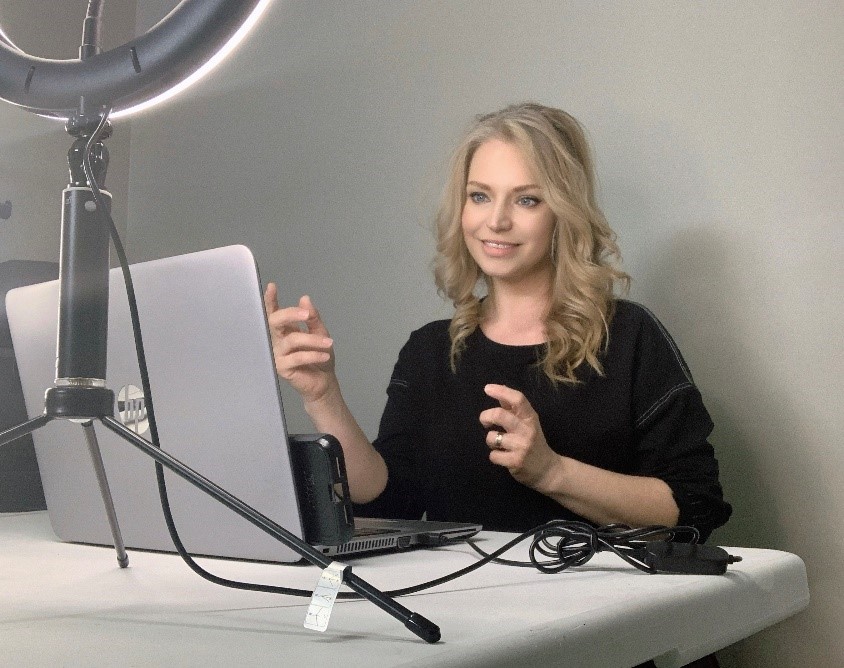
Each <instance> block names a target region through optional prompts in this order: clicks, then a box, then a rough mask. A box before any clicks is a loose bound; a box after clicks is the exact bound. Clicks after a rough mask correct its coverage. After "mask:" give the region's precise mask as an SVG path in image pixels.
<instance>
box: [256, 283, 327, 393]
mask: <svg viewBox="0 0 844 668" xmlns="http://www.w3.org/2000/svg"><path fill="white" fill-rule="evenodd" d="M264 306H265V308H266V311H267V322H268V323H269V328H270V335H271V338H272V345H273V358H274V361H275V368H276V371H277V373H278V375H279V376H281V377H282V378H284V379H285V380H286V381H287V382H289V383H290V384H291V385H292V386H293V388H294V389H295V390H296V391H297V392H299V394H301V395H302V398H303V400H305V401H306V402H308V401H318V400H319V399H321V398H322V397H323V396H324V395H325V393H326V392H327V391H328V390H329V389H330V388H332V386H336V384H337V377H336V375H335V373H334V348H333V345H334V342H333V341H332V339H331V338H330V337H329V335H328V330H327V329H326V327H325V324H323V322H322V319H321V318H320V315H319V311H317V309H316V307H314V305H313V303H312V302H311V299H310V297H308V296H303V297H302V298H301V299H299V305H298V306H290V307H286V308H280V307H279V305H278V289H277V288H276V285H275V283H270V284H268V285H267V289H266V290H265V292H264Z"/></svg>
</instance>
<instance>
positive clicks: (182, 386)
mask: <svg viewBox="0 0 844 668" xmlns="http://www.w3.org/2000/svg"><path fill="white" fill-rule="evenodd" d="M132 278H133V282H134V285H135V292H136V297H137V302H138V310H139V315H140V319H141V328H142V333H143V338H144V347H145V349H146V355H147V364H148V367H149V375H150V384H151V387H152V392H153V400H154V401H155V408H156V418H157V420H158V430H159V437H160V440H161V446H162V448H163V449H164V450H166V451H167V452H169V453H170V454H172V455H173V456H174V457H176V458H177V459H180V460H181V461H183V462H184V463H185V464H187V465H188V466H190V467H191V468H193V469H195V470H197V471H198V472H199V473H201V474H202V475H204V476H205V477H207V478H209V479H210V480H212V481H213V482H215V483H217V484H218V485H220V486H221V487H223V488H224V489H226V490H227V491H229V492H231V493H232V494H234V495H235V496H237V497H239V498H240V499H242V500H243V501H244V502H246V503H248V504H249V505H251V506H252V507H254V508H255V509H256V510H258V511H259V512H261V513H263V514H265V515H267V516H268V517H269V518H271V519H272V520H274V521H275V522H277V523H278V524H280V525H282V526H283V527H285V528H286V529H288V530H289V531H291V532H292V533H293V534H295V535H297V536H299V537H301V536H302V523H301V520H300V516H299V507H298V503H297V497H296V491H295V488H294V485H293V477H292V473H291V468H290V456H289V450H288V447H287V432H286V429H285V424H284V414H283V412H282V409H281V399H280V396H279V389H278V380H277V377H276V374H275V369H274V366H273V362H272V355H271V348H270V343H269V333H268V331H267V327H266V319H265V316H264V306H263V300H262V297H261V285H260V281H259V279H258V273H257V267H256V264H255V260H254V258H253V256H252V254H251V252H250V251H249V249H247V248H246V247H244V246H230V247H226V248H219V249H213V250H208V251H201V252H198V253H191V254H188V255H180V256H177V257H171V258H165V259H162V260H155V261H152V262H145V263H139V264H135V265H133V266H132ZM58 290H59V284H58V282H57V281H53V282H50V283H43V284H39V285H34V286H28V287H26V288H20V289H17V290H12V291H10V292H9V293H8V295H7V309H8V314H9V323H10V328H11V331H12V338H13V343H14V348H15V355H16V357H17V360H18V367H19V370H20V377H21V384H22V387H23V391H24V398H25V402H26V406H27V411H28V414H29V415H30V416H34V415H37V414H39V413H41V412H42V411H43V406H44V391H45V390H46V388H48V387H51V386H52V385H53V382H54V380H55V372H56V331H57V326H58V325H57V318H58V316H57V313H58V306H57V305H58ZM106 384H107V386H108V387H109V388H110V389H112V390H113V391H114V392H115V395H116V399H117V404H118V405H117V407H116V410H115V417H117V418H119V419H124V418H125V420H126V422H127V424H129V426H131V427H133V428H135V427H137V429H136V430H138V431H139V432H140V433H141V435H143V436H144V437H146V438H149V432H148V424H147V422H146V420H145V414H144V412H143V396H142V392H141V390H140V389H139V388H140V387H141V382H140V374H139V372H138V364H137V357H136V353H135V347H134V340H133V337H132V331H131V325H130V318H129V308H128V303H127V298H126V290H125V287H124V285H123V279H122V275H121V273H120V270H119V269H115V270H112V271H111V273H110V295H109V341H108V367H107V379H106ZM127 391H128V396H127ZM121 409H122V410H121ZM94 427H95V430H96V433H97V438H98V440H99V443H100V450H101V451H102V456H103V461H104V465H105V469H106V473H107V476H108V480H109V485H110V488H111V493H112V495H113V497H114V505H115V509H116V512H117V517H118V521H119V524H120V528H121V532H122V534H123V539H124V541H125V543H126V546H127V547H135V548H142V549H152V550H171V551H172V550H173V543H172V541H171V539H170V536H169V534H168V532H167V528H166V525H165V523H164V518H163V514H162V510H161V504H160V500H159V497H158V489H157V483H156V480H155V469H154V462H153V460H152V459H150V458H149V457H147V456H146V455H144V454H143V453H141V452H139V451H138V450H136V449H135V448H134V447H133V446H131V445H130V444H129V443H126V442H125V441H123V440H122V439H120V438H119V437H118V436H116V435H115V434H113V433H112V432H110V431H109V430H107V429H105V428H103V427H101V426H100V427H97V424H96V423H94ZM32 436H33V441H34V443H35V450H36V456H37V458H38V466H39V469H40V472H41V478H42V482H43V486H44V495H45V498H46V501H47V509H48V513H49V516H50V521H51V523H52V525H53V529H54V531H55V533H56V535H57V536H58V537H59V538H61V539H62V540H65V541H76V542H83V543H95V544H106V545H108V544H111V541H112V539H111V533H110V531H109V527H108V522H107V518H106V515H105V511H104V508H103V502H102V499H101V497H100V493H99V488H98V486H97V481H96V476H95V474H94V470H93V467H92V464H91V460H90V456H89V454H88V449H87V444H86V441H85V437H84V433H83V430H82V429H81V428H80V426H79V425H77V424H73V423H71V422H69V421H66V420H54V421H52V422H51V423H49V424H48V425H47V426H45V427H42V428H41V429H39V430H37V431H36V432H34V433H33V434H32ZM165 476H166V480H167V489H168V493H169V497H170V504H171V507H172V512H173V517H174V520H175V523H176V527H177V529H178V530H179V533H180V535H181V537H182V540H183V542H184V544H185V547H186V549H187V550H188V551H189V552H191V553H192V554H201V555H214V556H222V557H234V558H244V559H258V560H270V561H281V562H291V561H297V560H298V559H299V555H298V554H296V553H294V552H293V551H292V550H290V549H289V548H287V547H286V546H284V545H282V544H281V543H279V542H278V541H276V540H275V539H273V538H272V537H270V536H269V535H267V534H265V533H264V532H263V531H261V530H260V529H258V528H257V527H255V526H253V525H252V524H250V523H249V522H247V521H246V520H244V519H243V518H241V517H239V516H237V515H236V514H235V513H234V512H232V511H231V510H229V509H227V508H225V507H224V506H222V505H221V504H219V503H218V502H217V501H215V500H214V499H212V498H210V497H209V496H207V495H206V494H205V493H203V492H202V491H200V490H198V489H196V488H194V487H193V486H192V485H190V484H189V483H188V482H186V481H184V480H182V479H181V478H179V477H178V476H176V475H175V474H172V473H170V472H166V473H165Z"/></svg>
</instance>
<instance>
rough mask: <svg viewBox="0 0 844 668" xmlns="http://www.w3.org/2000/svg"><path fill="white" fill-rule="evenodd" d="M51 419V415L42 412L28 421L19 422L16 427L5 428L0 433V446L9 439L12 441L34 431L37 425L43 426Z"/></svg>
mask: <svg viewBox="0 0 844 668" xmlns="http://www.w3.org/2000/svg"><path fill="white" fill-rule="evenodd" d="M52 419H53V418H52V416H50V415H47V414H46V413H43V414H41V415H39V416H38V417H35V418H32V419H31V420H29V421H28V422H23V423H21V424H19V425H18V426H17V427H12V428H11V429H7V430H6V431H4V432H2V433H0V446H2V445H6V443H10V442H11V441H14V440H15V439H16V438H20V437H21V436H26V435H27V434H31V433H32V432H33V431H35V430H36V429H38V428H39V427H43V426H44V425H45V424H47V423H48V422H49V421H50V420H52Z"/></svg>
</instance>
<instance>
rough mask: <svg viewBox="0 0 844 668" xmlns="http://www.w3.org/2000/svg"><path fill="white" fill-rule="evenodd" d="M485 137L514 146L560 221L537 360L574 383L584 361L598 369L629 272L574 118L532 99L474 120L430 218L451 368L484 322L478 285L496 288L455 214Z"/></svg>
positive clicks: (557, 379) (547, 372) (554, 374)
mask: <svg viewBox="0 0 844 668" xmlns="http://www.w3.org/2000/svg"><path fill="white" fill-rule="evenodd" d="M490 139H500V140H503V141H506V142H509V143H512V144H514V145H515V146H517V147H518V148H519V149H520V151H521V152H522V155H523V156H524V158H525V159H526V161H527V162H528V164H529V165H530V167H531V169H532V171H533V172H534V174H535V176H536V178H537V179H538V185H539V186H540V188H541V191H542V195H543V197H544V199H545V201H546V202H547V203H548V206H549V207H550V209H551V211H553V213H554V215H555V217H556V221H557V224H556V225H555V229H554V243H552V247H551V253H552V260H553V262H554V266H555V270H554V280H553V287H552V294H551V303H550V304H549V309H548V314H547V316H546V320H545V332H546V336H547V343H546V345H545V353H544V355H543V356H542V358H541V359H540V361H539V366H540V367H541V368H542V370H543V372H544V373H545V375H546V376H547V377H548V378H549V379H550V380H551V381H552V383H554V384H556V383H558V382H562V383H567V384H574V383H578V382H579V380H578V378H577V376H576V370H577V369H578V368H579V367H580V366H581V365H582V364H583V363H584V362H586V363H587V364H588V365H589V366H591V367H592V368H593V369H594V370H595V371H596V372H597V373H599V374H601V375H603V368H602V366H601V362H600V360H599V354H600V351H601V349H602V347H603V346H604V345H606V342H607V338H608V332H609V322H610V319H611V318H612V315H613V307H614V303H615V302H614V295H615V289H616V287H617V286H618V287H620V288H621V289H622V290H624V291H626V290H627V288H628V287H629V283H630V277H629V276H628V275H627V274H626V273H624V272H623V271H622V270H621V269H619V268H618V264H620V261H621V256H620V253H619V250H618V246H617V244H616V235H615V233H614V232H613V230H612V229H611V228H610V226H609V224H608V223H607V221H606V219H605V218H604V214H603V213H602V212H601V209H600V207H599V206H598V204H597V203H596V199H595V181H594V173H593V166H592V156H591V152H590V150H589V145H588V143H587V141H586V136H585V133H584V130H583V128H582V127H581V125H580V123H578V122H577V120H576V119H575V118H574V117H572V116H571V115H569V114H567V113H566V112H564V111H561V110H559V109H554V108H551V107H546V106H543V105H540V104H535V103H523V104H517V105H512V106H509V107H506V108H505V109H502V110H501V111H497V112H494V113H491V114H486V115H483V116H479V117H477V118H476V120H475V123H474V125H473V126H472V127H471V128H470V129H469V130H468V132H467V133H466V135H465V136H464V138H463V141H462V142H461V143H460V144H459V145H458V146H457V149H456V150H455V152H454V154H453V156H452V160H451V163H450V168H449V175H448V181H447V183H446V187H445V190H444V192H443V196H442V199H441V202H440V206H439V209H438V211H437V215H436V238H437V254H436V257H435V258H434V262H433V269H434V278H435V280H436V284H437V288H438V290H439V292H440V294H441V295H443V296H444V297H446V298H448V299H450V300H451V301H452V302H453V304H454V308H455V313H454V316H453V317H452V319H451V324H450V326H449V334H450V336H451V368H452V370H453V371H456V369H457V364H458V361H459V358H460V355H461V353H462V351H463V350H464V349H465V347H466V340H467V338H468V337H469V336H470V335H471V334H472V333H473V332H474V331H475V330H476V329H477V327H478V326H479V325H480V322H481V297H480V296H478V294H477V288H478V286H479V284H480V283H481V282H483V283H485V285H486V289H487V291H488V292H489V291H492V289H493V286H492V284H491V282H490V281H489V279H488V277H487V276H485V275H484V274H483V272H482V271H481V269H480V267H479V266H478V265H477V263H476V262H475V261H474V259H473V258H472V256H471V255H470V254H469V251H468V249H467V247H466V243H465V241H464V239H463V230H462V226H461V216H462V212H463V206H464V204H465V201H466V181H467V178H468V174H469V165H470V164H471V161H472V157H473V156H474V154H475V151H476V150H477V149H478V147H479V146H481V144H483V143H484V142H486V141H489V140H490Z"/></svg>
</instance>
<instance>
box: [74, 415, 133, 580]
mask: <svg viewBox="0 0 844 668" xmlns="http://www.w3.org/2000/svg"><path fill="white" fill-rule="evenodd" d="M82 429H83V431H84V432H85V439H86V440H87V441H88V452H89V453H90V454H91V460H92V461H93V462H94V472H95V473H96V474H97V482H98V483H99V485H100V494H101V495H102V497H103V505H104V506H105V511H106V515H107V516H108V525H109V527H110V528H111V535H112V537H113V538H114V549H115V551H116V552H117V563H118V564H119V565H120V568H126V567H127V566H128V565H129V555H128V554H127V553H126V546H125V545H124V544H123V535H122V534H121V533H120V525H119V524H118V523H117V512H116V511H115V510H114V500H113V499H112V498H111V489H110V488H109V486H108V478H106V472H105V466H104V465H103V457H102V454H101V453H100V444H99V443H98V442H97V434H96V432H94V425H93V423H92V422H91V420H87V421H86V422H83V423H82Z"/></svg>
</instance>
